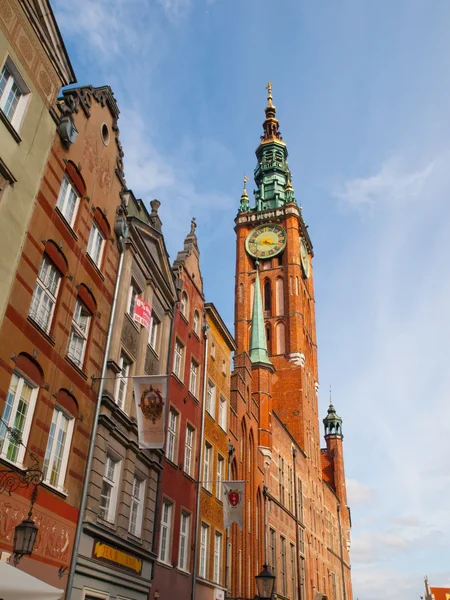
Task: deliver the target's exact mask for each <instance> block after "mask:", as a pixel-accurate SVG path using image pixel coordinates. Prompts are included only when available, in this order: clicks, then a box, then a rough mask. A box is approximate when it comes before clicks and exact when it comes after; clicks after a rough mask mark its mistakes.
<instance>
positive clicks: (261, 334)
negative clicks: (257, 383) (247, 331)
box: [250, 265, 272, 365]
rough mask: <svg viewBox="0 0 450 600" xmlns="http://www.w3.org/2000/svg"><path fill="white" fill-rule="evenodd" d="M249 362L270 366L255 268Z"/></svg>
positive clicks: (257, 269)
mask: <svg viewBox="0 0 450 600" xmlns="http://www.w3.org/2000/svg"><path fill="white" fill-rule="evenodd" d="M250 360H251V361H252V363H264V364H266V365H272V363H271V362H270V360H269V353H268V352H267V342H266V329H265V327H264V314H263V307H262V298H261V285H260V283H259V268H258V265H257V266H256V280H255V293H254V294H253V313H252V331H251V335H250Z"/></svg>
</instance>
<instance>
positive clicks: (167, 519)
mask: <svg viewBox="0 0 450 600" xmlns="http://www.w3.org/2000/svg"><path fill="white" fill-rule="evenodd" d="M165 508H167V511H165ZM172 513H173V504H172V502H169V501H168V500H163V503H162V507H161V526H160V534H159V551H158V557H159V560H160V561H161V562H163V563H165V564H166V565H168V564H170V554H171V549H172V539H171V538H172Z"/></svg>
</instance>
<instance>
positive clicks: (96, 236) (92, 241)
mask: <svg viewBox="0 0 450 600" xmlns="http://www.w3.org/2000/svg"><path fill="white" fill-rule="evenodd" d="M104 245H105V238H104V236H103V233H102V232H101V231H100V229H99V227H98V225H97V224H96V223H93V224H92V229H91V233H90V235H89V242H88V247H87V252H88V254H89V256H90V257H91V258H92V260H93V261H94V263H95V264H96V265H97V267H98V268H100V264H101V262H102V255H103V248H104Z"/></svg>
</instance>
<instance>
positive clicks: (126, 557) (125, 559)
mask: <svg viewBox="0 0 450 600" xmlns="http://www.w3.org/2000/svg"><path fill="white" fill-rule="evenodd" d="M93 556H94V558H98V559H100V560H105V561H107V562H111V563H114V564H115V565H120V566H121V567H123V568H124V569H129V570H130V571H134V572H135V573H138V575H140V574H141V573H142V560H141V559H140V558H136V556H133V555H132V554H128V553H127V552H122V550H118V549H117V548H113V547H112V546H108V545H107V544H103V543H102V542H99V541H97V542H95V544H94V551H93Z"/></svg>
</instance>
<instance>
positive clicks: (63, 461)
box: [44, 407, 74, 490]
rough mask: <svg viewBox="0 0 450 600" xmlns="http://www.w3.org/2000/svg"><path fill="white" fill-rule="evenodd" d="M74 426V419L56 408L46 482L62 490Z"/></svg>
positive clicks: (50, 439)
mask: <svg viewBox="0 0 450 600" xmlns="http://www.w3.org/2000/svg"><path fill="white" fill-rule="evenodd" d="M73 425H74V419H73V418H70V417H68V416H67V415H66V414H65V413H64V412H63V411H62V410H61V409H60V408H58V407H55V410H54V411H53V417H52V424H51V426H50V431H49V434H48V441H47V449H46V451H45V458H44V481H45V483H49V484H50V485H53V486H54V487H56V488H59V489H61V490H62V489H64V480H65V478H66V469H67V461H68V458H69V450H70V443H71V440H72V432H73Z"/></svg>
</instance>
